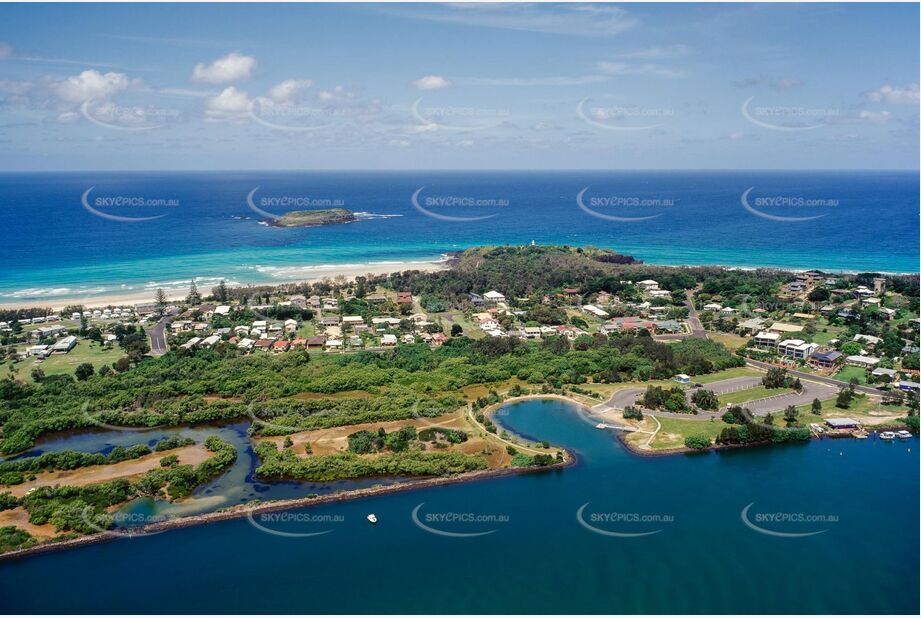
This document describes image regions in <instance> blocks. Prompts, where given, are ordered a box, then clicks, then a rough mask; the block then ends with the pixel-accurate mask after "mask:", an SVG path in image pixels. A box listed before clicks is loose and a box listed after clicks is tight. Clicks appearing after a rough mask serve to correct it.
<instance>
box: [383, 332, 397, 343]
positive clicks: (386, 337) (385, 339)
mask: <svg viewBox="0 0 921 618" xmlns="http://www.w3.org/2000/svg"><path fill="white" fill-rule="evenodd" d="M396 344H397V336H396V335H392V334H389V333H388V334H386V335H382V336H381V345H384V346H392V345H396Z"/></svg>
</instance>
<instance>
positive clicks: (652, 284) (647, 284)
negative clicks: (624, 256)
mask: <svg viewBox="0 0 921 618" xmlns="http://www.w3.org/2000/svg"><path fill="white" fill-rule="evenodd" d="M636 287H638V288H642V289H644V290H655V289H658V288H659V282H658V281H654V280H652V279H644V280H642V281H637V282H636Z"/></svg>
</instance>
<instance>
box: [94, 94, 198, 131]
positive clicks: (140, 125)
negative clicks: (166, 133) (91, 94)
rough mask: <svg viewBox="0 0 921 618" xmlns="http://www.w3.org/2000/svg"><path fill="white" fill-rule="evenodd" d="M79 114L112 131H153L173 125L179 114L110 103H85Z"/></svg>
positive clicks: (165, 110) (161, 108)
mask: <svg viewBox="0 0 921 618" xmlns="http://www.w3.org/2000/svg"><path fill="white" fill-rule="evenodd" d="M80 114H81V115H82V116H83V117H84V118H85V119H86V120H88V121H90V122H91V123H93V124H94V125H96V126H98V127H102V128H104V129H111V130H113V131H133V132H138V131H153V130H154V129H161V128H164V127H166V126H169V125H170V124H171V123H175V122H176V121H177V120H178V119H179V118H180V117H181V113H180V112H179V110H176V109H169V108H164V107H155V106H144V107H140V106H126V105H118V104H116V103H113V102H111V101H94V100H90V101H85V102H84V103H83V104H82V105H81V106H80Z"/></svg>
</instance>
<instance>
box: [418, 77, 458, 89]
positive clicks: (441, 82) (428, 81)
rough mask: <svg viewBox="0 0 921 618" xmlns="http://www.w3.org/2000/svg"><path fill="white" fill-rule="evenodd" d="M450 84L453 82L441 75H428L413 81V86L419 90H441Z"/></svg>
mask: <svg viewBox="0 0 921 618" xmlns="http://www.w3.org/2000/svg"><path fill="white" fill-rule="evenodd" d="M450 85H451V82H450V81H449V80H447V79H445V78H444V77H442V76H441V75H426V76H425V77H420V78H419V79H417V80H415V81H414V82H413V87H414V88H416V89H417V90H440V89H441V88H447V87H448V86H450Z"/></svg>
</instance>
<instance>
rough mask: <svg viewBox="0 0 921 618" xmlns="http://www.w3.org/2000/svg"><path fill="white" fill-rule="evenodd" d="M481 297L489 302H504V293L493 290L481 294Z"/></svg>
mask: <svg viewBox="0 0 921 618" xmlns="http://www.w3.org/2000/svg"><path fill="white" fill-rule="evenodd" d="M483 298H484V299H485V300H486V301H488V302H491V303H504V302H505V294H502V293H500V292H497V291H495V290H490V291H488V292H486V293H485V294H483Z"/></svg>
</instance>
